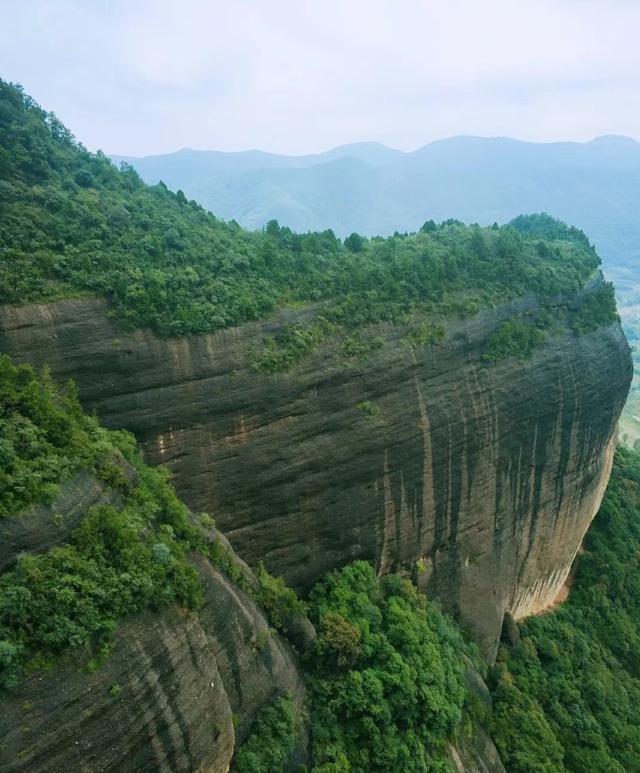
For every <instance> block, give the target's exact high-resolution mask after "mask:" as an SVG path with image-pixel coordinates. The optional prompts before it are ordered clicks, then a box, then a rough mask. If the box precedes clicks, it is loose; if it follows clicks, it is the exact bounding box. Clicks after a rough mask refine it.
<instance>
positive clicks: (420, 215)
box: [112, 135, 640, 268]
mask: <svg viewBox="0 0 640 773" xmlns="http://www.w3.org/2000/svg"><path fill="white" fill-rule="evenodd" d="M112 158H113V160H114V161H115V162H116V163H118V162H120V161H123V160H124V161H127V162H129V163H130V164H132V165H133V166H134V167H135V168H136V169H137V171H138V172H139V173H140V175H141V176H142V178H143V179H144V180H145V181H146V182H149V183H156V182H158V181H159V180H163V181H164V182H165V183H166V184H167V186H168V187H169V188H171V189H173V190H176V189H178V188H180V189H182V190H183V191H184V193H185V194H186V195H187V196H188V197H189V198H194V199H196V200H197V201H198V202H200V203H201V204H202V205H203V206H205V207H206V208H208V209H210V210H211V211H212V212H214V213H215V214H216V215H218V216H219V217H222V218H224V219H235V220H237V221H238V223H240V224H241V225H243V226H245V227H248V228H261V227H262V226H264V225H265V224H266V223H267V222H268V221H269V220H271V219H276V220H278V221H279V222H280V224H282V225H287V226H289V227H291V228H292V229H294V230H296V231H308V230H324V229H327V228H331V229H333V230H334V232H335V233H336V234H338V235H340V236H346V235H348V234H349V233H351V232H353V231H356V232H358V233H361V234H363V235H388V234H392V233H393V232H394V231H414V230H416V229H418V228H419V227H420V226H421V225H422V224H423V223H424V222H425V220H428V219H434V220H436V221H439V220H444V219H447V218H451V217H455V218H458V219H460V220H463V221H465V222H478V223H480V224H491V223H493V222H495V221H497V222H499V223H502V222H506V221H508V220H510V219H511V218H513V217H515V216H516V215H518V214H520V213H522V212H539V211H547V212H549V213H551V214H553V215H554V216H556V217H559V218H561V219H563V220H565V221H567V222H570V223H572V224H574V225H577V226H579V227H581V228H583V229H584V230H585V231H586V232H587V233H588V235H589V236H590V238H591V239H593V240H594V241H595V242H596V246H597V247H598V249H599V251H600V254H601V255H602V257H603V259H604V261H605V264H607V265H608V266H609V267H616V268H620V267H623V266H633V265H634V264H637V262H638V260H639V259H640V203H639V202H640V143H638V142H636V141H635V140H633V139H630V138H628V137H623V136H616V135H609V136H603V137H598V138H596V139H594V140H592V141H591V142H587V143H575V142H557V143H545V144H541V143H532V142H522V141H519V140H513V139H508V138H483V137H466V136H461V137H452V138H450V139H446V140H440V141H437V142H432V143H430V144H428V145H425V146H424V147H422V148H419V149H418V150H415V151H413V152H411V153H405V152H403V151H400V150H394V149H392V148H389V147H386V146H385V145H381V144H379V143H375V142H367V143H357V144H351V145H343V146H340V147H337V148H334V149H332V150H329V151H327V152H325V153H319V154H314V155H307V156H282V155H276V154H271V153H264V152H262V151H258V150H250V151H245V152H236V153H225V152H220V151H198V150H189V149H185V150H180V151H178V152H176V153H171V154H167V155H158V156H146V157H143V158H134V157H125V156H113V157H112Z"/></svg>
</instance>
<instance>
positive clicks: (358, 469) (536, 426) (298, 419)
mask: <svg viewBox="0 0 640 773" xmlns="http://www.w3.org/2000/svg"><path fill="white" fill-rule="evenodd" d="M532 304H533V301H532V300H530V299H529V300H520V301H517V302H514V303H512V304H507V305H505V306H502V307H499V308H498V309H495V310H491V311H487V312H484V313H482V314H480V315H479V316H478V317H475V318H473V319H470V320H466V321H461V322H456V323H451V324H450V325H449V327H448V330H447V335H446V338H445V340H444V342H443V343H442V345H438V346H431V347H425V348H423V349H418V350H414V349H411V348H410V347H408V346H407V345H406V342H405V341H404V340H403V338H402V336H401V334H400V332H399V331H398V330H397V329H395V328H393V327H391V326H380V327H379V328H378V330H377V331H376V332H377V333H378V334H380V335H381V336H382V337H383V338H384V340H385V346H384V348H383V349H381V350H379V351H376V352H375V353H374V354H372V355H371V356H370V357H369V358H368V359H367V360H365V361H361V362H353V361H346V360H344V358H342V357H341V355H340V354H339V353H338V346H337V344H336V343H335V342H333V343H332V344H327V345H326V346H325V347H324V348H323V349H321V350H320V351H319V352H317V353H314V354H313V355H311V356H309V357H308V358H307V359H305V360H304V361H303V362H302V363H301V364H300V365H299V366H297V367H296V368H295V369H294V370H293V371H291V372H289V373H285V374H279V375H269V376H267V375H261V374H258V373H256V372H255V371H254V370H253V369H252V368H251V364H250V363H251V361H252V359H253V358H255V355H256V353H257V352H259V351H260V349H261V347H262V339H263V337H264V335H266V334H272V333H273V332H275V331H276V330H277V329H278V328H279V327H281V326H282V325H283V324H285V323H288V322H291V321H294V320H296V319H299V318H300V317H301V316H304V314H306V312H297V313H294V312H282V313H281V314H279V315H278V316H277V317H276V318H274V319H272V320H270V321H269V322H265V323H256V324H251V325H246V326H243V327H241V328H237V329H232V330H227V331H223V332H220V333H217V334H212V335H201V336H194V337H190V338H182V339H175V340H160V339H158V338H156V337H154V336H153V335H152V334H151V333H149V332H148V331H135V332H133V333H131V334H123V333H122V331H120V330H119V329H118V328H117V327H116V326H115V324H114V323H113V322H112V321H111V320H110V319H109V318H108V316H107V308H106V305H105V303H104V302H103V301H99V300H95V299H81V300H70V301H63V302H59V303H56V304H49V305H31V306H23V307H19V308H10V307H4V308H3V309H1V310H0V350H2V351H6V352H8V353H10V354H12V355H13V356H14V357H16V359H18V360H21V361H27V362H31V363H32V364H35V365H41V364H44V363H48V364H49V365H50V366H51V369H52V372H53V375H54V376H55V377H56V378H57V379H59V380H64V379H66V378H68V377H73V378H74V379H75V380H76V381H77V382H78V385H79V387H80V393H81V396H82V398H83V401H84V404H85V406H86V407H88V408H89V409H91V408H95V409H96V410H97V412H98V414H99V416H100V418H101V419H102V420H103V421H104V422H105V423H106V424H107V425H108V426H111V427H118V428H121V427H124V428H128V429H130V430H132V431H133V432H134V433H135V434H136V436H137V437H138V439H139V440H140V441H141V443H142V445H143V447H144V449H145V452H146V455H147V458H148V460H149V461H150V462H152V463H160V464H163V465H166V466H167V467H168V468H169V469H170V470H171V472H172V474H173V479H174V483H175V485H176V488H177V490H178V493H179V494H180V496H181V497H182V498H183V499H184V500H185V501H186V502H187V504H188V505H189V506H190V507H191V508H192V509H194V510H207V511H209V512H211V513H212V514H213V515H214V516H215V518H216V522H217V524H218V526H219V527H220V528H221V529H222V530H223V531H224V532H225V533H226V535H227V536H228V537H229V539H230V540H231V542H232V544H233V546H234V548H235V549H236V550H237V551H238V553H239V554H240V555H241V556H242V557H243V558H244V559H245V560H247V561H248V562H249V563H250V564H255V563H256V562H257V561H258V560H264V561H265V563H266V564H267V566H268V567H269V569H270V570H271V571H272V572H274V573H276V574H282V575H283V576H284V577H285V578H286V579H287V581H288V582H290V583H291V584H293V585H294V586H296V587H298V588H299V589H306V588H308V587H309V586H310V585H311V584H312V583H313V582H314V581H315V580H317V579H318V578H319V577H320V576H321V575H323V574H324V573H325V572H326V571H328V570H330V569H332V568H335V567H336V566H339V565H342V564H345V563H347V562H349V561H352V560H354V559H357V558H367V559H373V560H374V561H375V562H376V563H377V566H378V567H379V569H380V571H382V572H385V571H392V570H395V569H398V568H401V567H410V568H411V569H412V570H413V571H415V572H416V579H417V581H418V583H419V584H420V585H421V586H422V587H423V588H424V589H425V590H426V591H427V592H428V593H429V594H430V595H436V596H438V597H439V598H441V599H442V600H443V601H444V603H445V604H446V605H447V607H448V608H449V609H451V610H453V611H455V612H456V613H457V614H458V615H459V616H460V618H461V620H462V622H463V624H464V625H466V626H467V627H468V628H469V629H470V630H471V631H472V632H473V633H474V635H475V636H476V638H477V639H478V640H479V641H480V643H481V645H482V647H483V649H484V651H485V654H486V655H487V657H491V656H492V655H493V653H494V651H495V646H496V642H497V639H498V636H499V633H500V627H501V622H502V616H503V613H504V611H505V610H510V611H511V612H512V614H513V615H514V617H516V618H518V617H522V616H525V615H527V614H531V613H533V612H536V611H538V610H539V609H541V608H542V607H544V606H546V605H547V604H548V603H549V602H550V601H552V600H553V598H554V597H555V595H556V593H557V591H558V590H559V588H560V587H561V586H562V583H563V582H564V580H565V577H566V575H567V572H568V570H569V567H570V565H571V562H572V560H573V558H574V555H575V553H576V551H577V550H578V547H579V545H580V542H581V540H582V537H583V535H584V532H585V531H586V529H587V526H588V525H589V523H590V521H591V519H592V517H593V515H594V514H595V512H596V510H597V508H598V505H599V502H600V498H601V496H602V493H603V490H604V487H605V485H606V481H607V479H608V475H609V470H610V464H611V454H612V450H613V444H614V442H615V441H614V437H615V427H616V422H617V419H618V416H619V413H620V411H621V409H622V406H623V404H624V401H625V398H626V395H627V392H628V388H629V384H630V379H631V360H630V356H629V349H628V346H627V344H626V341H625V339H624V336H623V334H622V331H621V329H620V327H619V326H618V325H613V326H611V327H609V328H606V329H600V330H598V331H596V332H593V333H590V334H588V335H585V336H582V337H576V336H575V335H573V334H572V333H570V332H566V333H565V334H564V335H562V336H559V337H556V338H553V339H551V340H550V341H549V342H548V343H547V344H545V345H544V346H543V347H542V348H541V349H539V350H538V351H537V352H536V353H535V354H534V356H533V357H532V358H531V359H529V360H527V361H524V362H521V361H517V360H508V361H505V362H502V363H499V364H497V365H488V364H486V363H484V362H483V361H482V359H481V355H482V351H483V347H484V344H485V341H486V339H487V337H488V336H489V335H490V334H491V333H492V332H493V331H494V330H495V328H496V326H497V325H498V324H499V322H500V321H501V320H503V319H505V318H507V317H509V316H510V315H511V314H512V313H513V312H514V311H515V310H519V309H522V308H524V307H527V306H531V305H532ZM332 346H333V349H334V350H333V351H332Z"/></svg>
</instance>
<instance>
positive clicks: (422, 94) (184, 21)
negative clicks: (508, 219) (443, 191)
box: [0, 0, 640, 155]
mask: <svg viewBox="0 0 640 773" xmlns="http://www.w3.org/2000/svg"><path fill="white" fill-rule="evenodd" d="M0 20H1V21H0V77H2V78H4V79H5V80H10V81H13V82H19V83H21V84H22V85H23V86H24V88H25V91H26V92H27V93H29V94H31V95H32V96H33V97H34V98H35V99H36V100H37V101H38V102H39V103H40V104H41V105H42V106H43V107H44V108H45V109H47V110H51V111H53V112H55V113H56V114H57V115H58V117H59V118H60V119H61V120H62V121H63V122H64V123H65V124H66V125H67V126H68V127H69V128H70V129H71V131H72V132H73V133H74V134H75V135H76V136H77V138H78V139H79V140H80V141H82V142H83V143H84V145H86V146H87V147H88V148H89V149H90V150H97V149H98V148H100V149H102V150H104V151H105V152H106V153H111V154H122V155H148V154H154V153H166V152H172V151H175V150H178V149H179V148H183V147H190V148H198V149H217V150H246V149H250V148H260V149H262V150H268V151H272V152H278V153H290V154H301V153H312V152H319V151H322V150H326V149H328V148H331V147H334V146H336V145H340V144H343V143H348V142H357V141H378V142H383V143H385V144H387V145H390V146H392V147H396V148H401V149H403V150H413V149H415V148H417V147H420V146H422V145H424V144H426V143H427V142H430V141H433V140H435V139H440V138H443V137H448V136H452V135H457V134H475V135H482V136H510V137H515V138H518V139H525V140H534V141H543V142H548V141H556V140H577V141H585V140H589V139H592V138H593V137H595V136H598V135H601V134H625V135H628V136H631V137H634V138H636V139H640V77H639V76H638V73H640V45H639V44H638V33H639V31H640V1H639V0H517V1H515V0H483V2H478V0H226V1H225V2H222V1H221V0H208V1H207V0H180V1H178V0H0Z"/></svg>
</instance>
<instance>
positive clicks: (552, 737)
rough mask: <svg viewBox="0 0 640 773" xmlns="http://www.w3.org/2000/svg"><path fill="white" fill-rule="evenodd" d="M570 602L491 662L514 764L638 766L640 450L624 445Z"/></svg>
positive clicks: (497, 718)
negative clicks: (494, 666) (632, 449)
mask: <svg viewBox="0 0 640 773" xmlns="http://www.w3.org/2000/svg"><path fill="white" fill-rule="evenodd" d="M585 547H586V550H585V552H584V554H583V555H582V556H581V557H580V559H579V561H578V565H577V571H576V575H575V578H574V581H573V586H572V591H571V594H570V596H569V599H568V601H567V602H565V603H564V604H563V605H562V606H560V607H558V608H557V609H556V610H554V611H553V612H552V613H548V614H546V615H543V616H541V617H534V618H531V619H529V620H527V621H526V622H525V623H523V624H522V625H520V635H521V639H520V641H519V643H517V644H516V645H515V646H513V647H511V648H509V647H507V646H503V647H502V648H501V650H500V654H499V659H498V664H497V666H496V668H495V670H494V674H493V682H494V701H495V704H494V709H495V710H494V722H495V728H494V739H495V741H496V743H497V745H498V748H499V750H500V752H501V755H502V758H503V760H504V763H505V766H506V768H507V770H509V771H512V772H513V773H562V771H579V772H580V773H593V771H607V773H616V772H618V773H623V772H624V771H631V770H640V454H637V453H634V452H631V451H626V450H623V449H620V450H618V452H617V454H616V458H615V462H614V468H613V474H612V477H611V481H610V483H609V488H608V490H607V493H606V496H605V499H604V502H603V505H602V507H601V510H600V513H599V514H598V516H597V517H596V519H595V521H594V523H593V525H592V527H591V529H590V531H589V533H588V535H587V539H586V545H585Z"/></svg>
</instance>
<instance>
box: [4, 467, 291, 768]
mask: <svg viewBox="0 0 640 773" xmlns="http://www.w3.org/2000/svg"><path fill="white" fill-rule="evenodd" d="M109 493H110V492H109V490H108V489H105V488H104V487H103V486H102V485H101V484H100V483H99V482H98V481H96V479H95V478H93V477H92V476H90V475H88V474H83V473H80V474H79V475H77V476H76V477H75V478H73V479H72V480H70V481H67V482H66V483H63V484H62V485H61V487H60V494H59V496H58V497H57V499H56V501H55V502H54V503H53V506H52V507H51V508H44V507H43V508H32V509H31V510H29V511H27V512H25V513H23V514H22V515H20V516H16V517H15V518H5V519H0V545H6V544H9V542H8V540H7V539H5V537H6V536H7V534H8V535H9V536H11V535H12V534H14V533H15V531H16V523H17V522H18V521H19V520H20V519H24V520H25V522H27V523H31V524H32V525H34V524H35V525H37V524H42V527H43V531H44V532H46V534H47V536H46V539H44V540H43V539H42V536H41V534H40V533H39V530H38V529H37V528H30V527H29V528H25V529H24V530H23V531H22V532H20V544H19V549H20V551H21V552H22V551H28V552H33V553H38V552H41V551H43V550H47V549H49V548H50V547H53V546H55V544H60V543H62V542H66V541H68V538H69V534H70V532H71V531H72V530H73V528H75V526H76V525H77V523H78V521H79V519H80V517H82V516H83V515H84V514H85V513H86V510H87V508H89V507H91V506H92V505H95V504H105V503H107V502H108V503H111V504H115V505H116V506H117V505H118V504H119V503H118V501H117V499H116V498H114V497H113V496H111V497H110V496H109ZM54 510H55V512H56V513H58V514H59V513H63V514H64V516H63V518H62V520H57V521H56V525H55V539H54V538H53V537H52V536H51V535H49V532H48V531H47V524H48V523H49V522H50V516H51V512H52V511H54ZM76 516H78V517H76ZM210 536H212V537H214V536H215V534H213V533H212V534H211V535H210ZM15 558H16V556H15V554H14V555H13V556H9V558H8V561H7V567H8V568H10V567H11V565H12V564H13V563H14V562H15ZM192 561H193V563H194V565H195V566H196V568H197V570H198V573H199V575H200V578H201V581H202V587H203V592H204V605H203V608H202V609H201V610H199V612H198V614H196V613H194V612H190V611H188V610H182V609H176V608H173V609H163V610H158V611H154V612H146V613H144V614H138V615H134V616H131V617H129V618H127V619H125V620H124V621H122V622H121V624H120V625H119V626H118V628H117V629H116V632H115V634H114V638H113V643H112V646H111V654H110V655H109V657H108V658H107V659H106V661H105V662H104V663H103V664H102V665H101V666H100V667H99V668H98V669H97V670H95V671H93V672H90V671H89V669H88V668H87V661H88V654H87V653H86V652H70V653H68V654H67V655H66V656H65V657H63V658H61V659H59V660H57V661H56V662H55V663H54V664H53V667H52V668H51V669H50V670H49V669H45V670H44V671H40V670H36V671H34V672H33V673H30V674H28V675H27V676H26V677H24V678H23V679H22V680H21V682H20V683H19V685H18V686H17V688H15V689H14V690H11V691H10V692H4V693H3V694H0V739H1V742H0V770H2V771H7V773H8V771H12V772H13V771H15V772H16V773H17V772H18V771H24V773H27V771H28V773H68V772H69V771H86V772H87V773H89V772H91V773H96V772H97V771H101V772H104V773H107V772H108V773H134V772H135V773H142V772H143V771H151V770H153V771H185V772H187V773H193V772H194V771H197V772H198V773H205V772H206V773H226V772H227V771H228V770H229V766H230V764H231V759H232V756H233V754H234V751H235V750H236V749H237V747H238V745H240V744H241V743H242V742H243V741H244V740H245V739H246V738H247V736H248V735H249V733H250V730H251V726H252V723H253V721H254V719H255V718H256V716H257V714H258V713H259V711H260V710H261V709H262V708H263V707H264V706H267V705H269V704H270V703H271V702H272V701H273V700H274V699H275V698H276V697H277V696H280V695H283V694H290V695H291V696H292V697H293V699H294V701H295V703H296V704H297V706H298V710H299V711H301V712H302V707H303V703H304V686H303V682H302V676H301V672H300V670H299V667H298V663H297V659H296V657H295V656H294V654H293V652H292V650H291V648H290V647H289V646H288V644H287V643H286V642H285V641H284V640H283V639H281V638H280V637H279V636H278V635H277V634H276V633H274V632H272V631H270V628H269V623H268V621H267V620H266V618H265V617H264V615H263V613H262V612H261V610H260V609H259V608H258V607H257V606H256V604H255V603H254V602H253V600H252V599H251V598H250V597H249V596H248V595H247V594H246V593H244V592H243V591H242V590H240V589H239V588H238V587H236V586H235V585H234V584H233V583H231V582H230V581H229V579H228V578H227V577H225V576H224V575H223V574H222V573H221V572H219V571H218V570H217V569H216V568H215V567H213V566H212V565H211V564H210V563H209V561H207V560H206V559H204V558H203V557H202V556H197V555H194V556H193V558H192ZM239 565H240V567H241V568H242V570H243V573H244V574H245V575H246V576H247V579H248V580H249V582H250V583H251V584H255V583H256V578H255V576H253V575H252V574H251V572H250V570H249V569H248V567H245V566H244V565H243V564H242V563H240V564H239ZM296 754H297V755H298V757H299V758H300V761H301V762H304V761H306V738H305V737H304V736H303V737H301V738H300V739H299V743H298V748H297V749H296Z"/></svg>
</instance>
